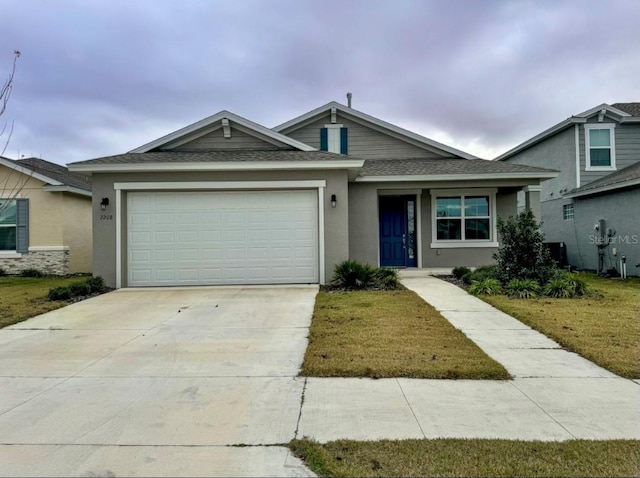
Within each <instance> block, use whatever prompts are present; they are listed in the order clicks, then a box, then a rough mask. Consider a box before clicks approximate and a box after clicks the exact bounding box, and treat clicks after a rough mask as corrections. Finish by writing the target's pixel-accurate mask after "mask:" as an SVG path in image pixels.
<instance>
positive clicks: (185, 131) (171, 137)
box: [129, 110, 316, 153]
mask: <svg viewBox="0 0 640 478" xmlns="http://www.w3.org/2000/svg"><path fill="white" fill-rule="evenodd" d="M222 118H227V119H229V120H231V121H234V122H236V123H238V124H240V125H242V126H244V127H246V128H248V129H249V130H252V131H255V132H256V133H260V134H263V135H264V136H267V137H269V138H272V139H274V140H276V141H279V142H281V143H284V144H287V145H289V146H292V147H294V148H296V149H299V150H301V151H316V148H313V147H311V146H309V145H308V144H304V143H301V142H300V141H296V140H294V139H292V138H289V137H288V136H285V135H282V134H280V133H278V132H276V131H273V130H270V129H269V128H267V127H265V126H262V125H259V124H258V123H254V122H253V121H249V120H248V119H245V118H243V117H241V116H238V115H236V114H235V113H232V112H230V111H227V110H222V111H220V112H219V113H216V114H214V115H212V116H209V117H207V118H204V119H202V120H200V121H197V122H195V123H193V124H191V125H189V126H185V127H184V128H181V129H179V130H177V131H174V132H173V133H169V134H167V135H165V136H162V137H161V138H158V139H156V140H154V141H151V142H149V143H147V144H144V145H142V146H140V147H138V148H135V149H133V150H131V151H129V152H130V153H146V152H149V151H151V150H152V149H155V148H158V147H160V146H162V145H164V144H168V143H172V142H175V141H176V140H179V139H180V138H181V137H183V136H186V135H189V134H191V133H194V132H196V131H198V130H199V129H202V128H206V127H207V126H211V125H213V124H215V123H216V122H218V121H220V120H222Z"/></svg>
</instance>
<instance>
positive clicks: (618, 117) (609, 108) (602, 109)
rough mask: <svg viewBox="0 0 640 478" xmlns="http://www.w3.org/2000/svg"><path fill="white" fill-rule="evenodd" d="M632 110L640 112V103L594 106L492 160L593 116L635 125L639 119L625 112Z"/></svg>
mask: <svg viewBox="0 0 640 478" xmlns="http://www.w3.org/2000/svg"><path fill="white" fill-rule="evenodd" d="M629 105H634V106H629ZM621 106H622V108H621ZM632 108H638V111H640V103H614V104H613V105H608V104H607V103H602V104H601V105H598V106H594V107H593V108H590V109H588V110H586V111H583V112H582V113H578V114H577V115H573V116H570V117H569V118H567V119H566V120H564V121H561V122H560V123H557V124H555V125H553V126H552V127H551V128H548V129H546V130H544V131H543V132H542V133H540V134H537V135H535V136H533V137H532V138H529V139H528V140H526V141H524V142H523V143H520V144H519V145H517V146H515V147H514V148H511V149H510V150H508V151H506V152H504V153H502V154H501V155H499V156H497V157H495V158H494V159H493V160H494V161H505V160H507V159H509V158H510V157H512V156H514V155H515V154H518V153H520V152H521V151H524V150H525V149H528V148H530V147H531V146H534V145H536V144H538V143H540V142H542V141H544V140H545V139H547V138H549V137H551V136H553V135H555V134H556V133H559V132H560V131H563V130H565V129H566V128H568V127H569V126H572V125H574V124H583V123H587V122H588V120H589V119H590V118H593V117H594V116H598V121H604V118H605V117H608V118H611V119H613V120H614V121H616V122H619V123H627V122H629V123H636V122H638V121H640V117H636V116H634V115H632V114H631V113H629V111H626V110H629V109H632Z"/></svg>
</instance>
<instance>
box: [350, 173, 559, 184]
mask: <svg viewBox="0 0 640 478" xmlns="http://www.w3.org/2000/svg"><path fill="white" fill-rule="evenodd" d="M559 174H560V173H559V172H540V173H534V172H531V173H486V174H422V175H414V176H364V177H359V178H356V182H363V183H379V182H408V181H470V180H483V179H551V178H555V177H557V176H558V175H559ZM485 176H486V177H485Z"/></svg>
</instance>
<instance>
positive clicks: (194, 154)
mask: <svg viewBox="0 0 640 478" xmlns="http://www.w3.org/2000/svg"><path fill="white" fill-rule="evenodd" d="M341 159H344V156H342V155H339V154H335V153H328V152H326V151H299V150H290V149H286V150H277V149H276V150H271V149H270V150H262V149H242V150H238V149H236V150H206V151H160V152H150V153H126V154H119V155H116V156H105V157H103V158H96V159H90V160H87V161H80V162H77V163H73V164H140V163H171V162H182V163H188V162H229V161H336V160H341ZM349 159H354V158H349ZM355 159H357V158H355Z"/></svg>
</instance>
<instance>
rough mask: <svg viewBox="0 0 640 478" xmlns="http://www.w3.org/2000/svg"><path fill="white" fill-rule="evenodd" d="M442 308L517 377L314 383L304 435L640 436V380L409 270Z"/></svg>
mask: <svg viewBox="0 0 640 478" xmlns="http://www.w3.org/2000/svg"><path fill="white" fill-rule="evenodd" d="M401 277H402V283H403V284H404V285H405V286H406V287H407V288H409V289H412V290H414V291H415V292H416V293H417V294H418V295H420V296H421V297H422V298H423V299H424V300H425V301H426V302H428V303H430V304H431V305H433V306H434V307H435V308H436V309H437V310H439V311H440V313H441V314H442V315H443V316H444V317H445V318H447V319H448V320H449V321H450V322H451V323H452V324H453V325H454V326H455V327H457V328H459V329H460V330H462V331H463V332H464V333H465V334H466V335H467V336H468V337H469V338H470V339H471V340H473V341H474V342H475V343H476V344H478V345H479V346H480V347H481V348H482V349H483V350H484V351H485V352H486V353H487V354H488V355H489V356H491V357H492V358H493V359H495V360H496V361H498V362H500V363H501V364H502V365H504V366H505V368H506V369H507V370H508V371H509V372H510V373H511V374H512V375H513V376H514V379H513V380H510V381H477V380H412V379H381V380H371V379H316V378H310V379H308V380H307V383H306V388H305V400H304V404H303V407H302V415H301V420H300V425H299V430H298V436H299V437H302V436H307V437H310V438H314V439H316V440H318V441H321V442H325V441H330V440H336V439H347V438H348V439H355V440H375V439H383V438H390V439H402V438H439V437H448V438H505V439H520V440H567V439H573V438H585V439H614V438H631V439H640V386H639V384H638V382H637V381H632V380H627V379H623V378H620V377H618V376H616V375H614V374H612V373H611V372H608V371H607V370H604V369H603V368H601V367H598V366H597V365H595V364H593V363H591V362H589V361H588V360H585V359H583V358H582V357H580V356H578V355H576V354H574V353H571V352H568V351H566V350H563V349H562V348H561V347H560V346H559V345H558V344H557V343H555V342H554V341H552V340H550V339H548V338H547V337H545V336H544V335H542V334H540V333H538V332H536V331H534V330H532V329H531V328H529V327H527V326H526V325H524V324H522V323H521V322H519V321H518V320H516V319H514V318H513V317H510V316H509V315H507V314H504V313H502V312H500V311H498V310H497V309H495V308H493V307H491V306H490V305H489V304H487V303H485V302H483V301H482V300H480V299H477V298H475V297H473V296H471V295H469V294H467V293H466V292H465V291H463V290H462V289H460V288H458V287H456V286H455V285H453V284H450V283H448V282H445V281H442V280H440V279H437V278H435V277H431V276H429V275H427V274H425V272H424V271H403V273H402V274H401Z"/></svg>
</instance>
